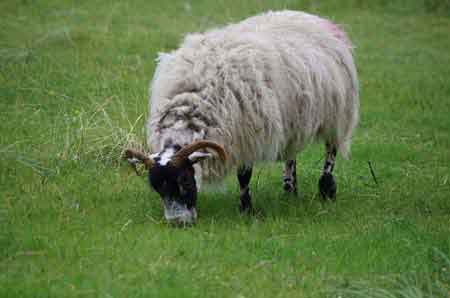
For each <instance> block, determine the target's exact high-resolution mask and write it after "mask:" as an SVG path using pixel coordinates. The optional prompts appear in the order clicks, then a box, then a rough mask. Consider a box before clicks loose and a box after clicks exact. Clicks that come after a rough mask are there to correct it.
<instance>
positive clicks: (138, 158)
mask: <svg viewBox="0 0 450 298" xmlns="http://www.w3.org/2000/svg"><path fill="white" fill-rule="evenodd" d="M125 158H126V159H127V160H128V162H129V163H130V165H131V167H133V169H134V171H135V172H136V174H137V175H139V176H140V174H139V172H138V171H137V168H136V164H137V163H139V162H142V163H143V164H144V165H145V168H146V169H150V168H151V167H152V166H153V160H152V159H151V158H149V157H148V156H147V155H145V154H144V153H142V152H139V151H136V150H133V149H127V150H125Z"/></svg>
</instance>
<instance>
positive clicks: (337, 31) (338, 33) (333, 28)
mask: <svg viewBox="0 0 450 298" xmlns="http://www.w3.org/2000/svg"><path fill="white" fill-rule="evenodd" d="M323 23H324V25H325V27H326V28H327V29H328V30H329V31H330V32H331V33H333V35H334V37H336V38H337V39H339V40H342V41H343V42H345V43H346V44H347V45H348V46H349V47H351V46H352V43H351V42H350V39H349V38H348V36H347V33H345V31H344V30H342V29H341V27H340V26H339V25H336V24H334V23H332V22H330V21H328V20H323Z"/></svg>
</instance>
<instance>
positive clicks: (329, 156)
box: [319, 143, 337, 200]
mask: <svg viewBox="0 0 450 298" xmlns="http://www.w3.org/2000/svg"><path fill="white" fill-rule="evenodd" d="M336 153H337V150H336V146H334V145H331V144H329V143H326V156H325V164H324V166H323V170H322V175H321V176H320V179H319V191H320V195H321V196H322V199H324V200H326V199H332V200H335V199H336V181H335V179H334V177H333V174H332V173H333V168H334V164H335V162H336Z"/></svg>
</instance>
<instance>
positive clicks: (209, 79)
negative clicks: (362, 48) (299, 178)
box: [147, 11, 359, 178]
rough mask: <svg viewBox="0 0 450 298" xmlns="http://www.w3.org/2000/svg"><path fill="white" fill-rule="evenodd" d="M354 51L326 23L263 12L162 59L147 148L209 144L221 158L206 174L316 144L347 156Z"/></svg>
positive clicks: (353, 115) (352, 122) (196, 38)
mask: <svg viewBox="0 0 450 298" xmlns="http://www.w3.org/2000/svg"><path fill="white" fill-rule="evenodd" d="M358 110H359V99H358V81H357V74H356V69H355V65H354V62H353V57H352V47H351V44H350V41H349V40H348V39H347V37H346V35H345V33H344V32H343V31H342V30H340V28H339V27H338V26H336V25H334V24H333V23H331V22H330V21H328V20H325V19H322V18H319V17H317V16H314V15H310V14H306V13H303V12H295V11H280V12H268V13H266V14H262V15H258V16H255V17H251V18H249V19H246V20H244V21H242V22H240V23H237V24H231V25H228V26H226V27H224V28H222V29H215V30H211V31H208V32H205V33H195V34H189V35H187V36H186V37H185V39H184V41H183V42H182V44H181V46H180V47H179V48H178V49H177V50H175V51H173V52H171V53H168V54H160V56H159V60H158V66H157V69H156V72H155V74H154V78H153V81H152V84H151V98H150V119H149V121H148V127H147V128H148V143H149V144H150V147H151V148H150V149H151V150H152V152H159V151H160V150H162V149H163V146H164V144H166V142H175V143H178V144H180V145H184V144H188V143H191V142H192V141H193V140H196V139H206V140H210V141H214V142H217V143H218V144H220V145H222V146H223V147H224V148H225V151H226V152H227V153H228V155H229V161H228V163H227V164H226V165H222V164H221V163H220V161H218V160H217V159H212V160H210V161H208V162H204V163H203V164H202V168H203V174H204V176H207V177H209V178H217V177H221V176H223V175H225V174H226V173H227V170H228V169H230V168H232V167H233V166H234V165H240V164H251V163H254V162H257V161H273V160H286V159H293V158H295V155H296V153H297V152H299V151H300V150H302V149H303V148H304V146H305V145H306V144H307V143H308V142H311V141H314V140H323V141H326V142H329V143H331V144H334V145H336V146H337V147H338V150H339V151H340V153H341V154H342V155H343V156H344V157H347V156H348V154H349V146H350V141H351V135H352V131H353V129H354V128H355V126H356V124H357V121H358V114H359V111H358Z"/></svg>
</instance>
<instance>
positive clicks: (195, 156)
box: [188, 151, 213, 163]
mask: <svg viewBox="0 0 450 298" xmlns="http://www.w3.org/2000/svg"><path fill="white" fill-rule="evenodd" d="M210 157H213V155H212V154H211V153H205V152H199V151H195V152H194V153H191V154H190V155H189V156H188V159H189V160H190V161H191V163H197V162H199V161H202V160H204V159H207V158H210Z"/></svg>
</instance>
